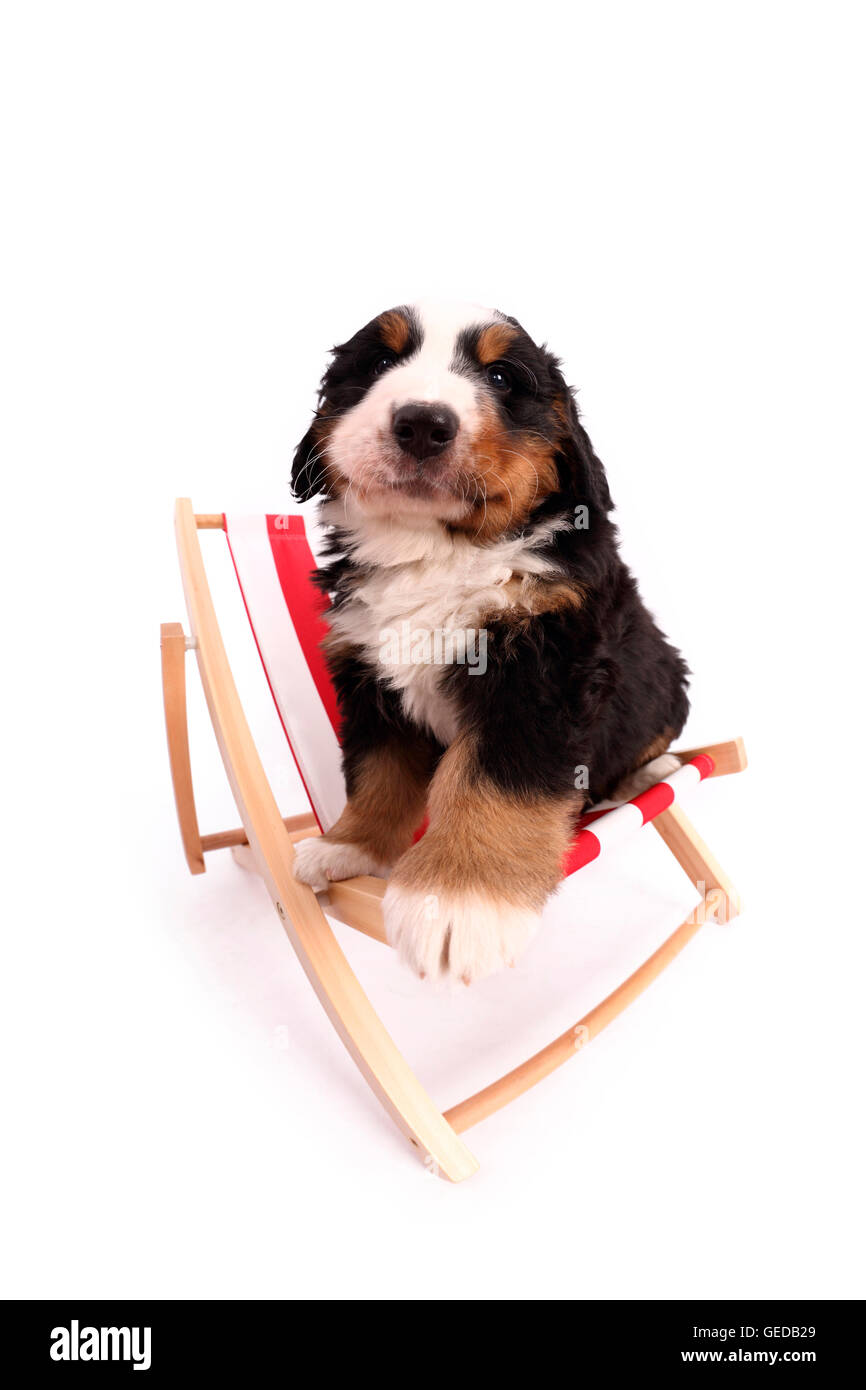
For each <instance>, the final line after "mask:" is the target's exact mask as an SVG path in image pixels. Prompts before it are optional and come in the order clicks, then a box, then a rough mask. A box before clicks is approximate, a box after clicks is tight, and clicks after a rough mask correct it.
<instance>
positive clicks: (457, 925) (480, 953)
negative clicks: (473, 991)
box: [382, 883, 541, 985]
mask: <svg viewBox="0 0 866 1390" xmlns="http://www.w3.org/2000/svg"><path fill="white" fill-rule="evenodd" d="M382 911H383V913H384V917H385V930H386V932H387V935H388V940H389V942H390V943H391V945H392V946H395V947H396V948H397V951H398V952H399V955H400V957H401V959H402V960H403V961H404V962H405V963H406V965H408V966H409V968H410V969H411V970H414V971H415V973H416V974H418V975H422V976H425V977H427V978H429V979H435V978H437V977H438V976H440V975H450V976H451V977H452V978H453V979H456V980H462V981H463V983H464V984H467V985H468V984H471V983H472V982H473V981H474V980H478V979H480V978H481V977H482V976H483V975H490V974H492V973H493V972H494V971H496V970H501V969H502V967H503V966H504V965H513V963H514V961H515V960H516V958H517V956H518V955H519V954H520V953H521V951H523V950H524V948H525V947H526V946H527V945H528V943H529V942H530V940H531V939H532V937H533V936H534V934H535V932H536V930H537V929H538V925H539V923H540V921H541V917H540V915H539V914H538V913H537V912H533V911H532V910H531V909H528V908H521V907H515V906H514V905H513V904H512V903H507V902H504V901H498V900H496V899H493V898H488V897H485V896H484V895H483V894H481V893H441V894H424V893H419V892H416V891H415V890H413V889H408V888H404V887H403V886H402V885H400V884H396V883H391V884H389V886H388V888H387V890H386V893H385V897H384V899H383V901H382ZM446 957H447V959H446Z"/></svg>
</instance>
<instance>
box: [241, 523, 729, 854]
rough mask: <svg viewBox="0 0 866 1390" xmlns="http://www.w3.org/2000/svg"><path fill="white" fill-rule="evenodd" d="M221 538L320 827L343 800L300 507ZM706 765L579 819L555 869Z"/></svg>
mask: <svg viewBox="0 0 866 1390" xmlns="http://www.w3.org/2000/svg"><path fill="white" fill-rule="evenodd" d="M225 526H226V535H227V537H228V543H229V549H230V551H231V556H232V560H233V561H234V567H235V573H236V574H237V577H238V583H239V584H240V589H241V593H242V595H243V600H244V605H245V607H246V611H247V616H248V618H249V620H250V626H251V627H252V630H253V636H254V637H255V641H256V646H257V647H258V651H259V656H260V657H261V660H262V665H263V666H264V669H265V675H266V676H267V680H268V685H269V686H270V689H271V694H272V696H273V698H274V703H275V705H276V707H277V712H278V713H279V716H280V719H281V721H282V725H283V728H284V730H285V733H286V738H287V740H288V743H289V747H290V748H291V750H292V753H293V755H294V759H295V762H296V764H297V767H298V771H299V773H300V775H301V777H302V779H303V782H304V786H305V788H306V791H307V795H308V797H309V799H310V805H311V807H312V809H313V811H314V813H315V816H316V819H317V821H318V823H319V826H320V827H321V829H322V830H323V831H324V830H328V829H330V827H331V826H332V825H333V824H334V822H335V821H336V820H337V818H338V816H339V815H340V812H341V811H342V809H343V807H344V806H345V804H346V788H345V783H344V781H343V773H342V768H341V763H340V741H339V713H338V710H337V698H336V694H335V691H334V687H333V685H332V684H331V680H330V677H329V675H328V670H327V666H326V664H325V660H324V657H323V655H322V652H321V649H320V645H319V644H320V643H321V641H322V638H323V637H324V636H325V633H326V632H327V630H328V626H327V621H326V612H327V607H328V604H327V599H326V598H325V596H324V595H323V594H322V593H321V591H320V590H319V589H318V588H317V587H316V585H315V584H314V583H313V579H312V576H313V573H314V571H315V569H316V567H317V563H318V561H317V555H316V550H317V548H318V547H317V536H316V532H315V529H314V528H310V529H309V530H308V528H307V527H306V525H305V519H304V517H303V516H301V515H300V514H294V515H292V514H290V515H285V516H227V517H226V518H225ZM712 770H713V760H712V758H710V757H708V756H707V755H706V754H701V755H699V756H698V757H696V758H693V759H692V761H691V762H689V763H686V764H685V766H684V767H681V768H679V769H678V770H677V771H676V772H673V773H671V775H670V776H669V777H666V778H665V779H664V781H662V782H657V783H656V785H655V786H654V787H650V789H649V791H645V792H642V793H641V794H640V796H636V797H635V798H634V800H632V801H627V802H625V803H624V804H623V805H621V806H616V807H613V808H611V809H599V810H594V811H590V812H589V813H588V814H587V815H585V816H584V817H582V819H581V820H580V822H579V830H578V834H577V836H576V837H575V840H574V841H573V843H572V846H571V848H570V850H569V853H568V855H567V856H566V861H565V864H564V872H565V873H566V874H572V873H575V872H576V871H577V870H578V869H582V868H583V867H584V865H586V864H589V863H591V862H592V860H594V859H597V858H598V857H599V855H600V854H601V853H602V851H604V850H607V849H611V848H613V847H614V846H616V845H618V844H620V843H621V842H622V841H623V840H624V839H626V838H628V837H629V836H630V835H631V834H633V833H634V831H636V830H639V829H640V828H641V826H643V825H646V824H648V823H649V821H651V820H653V819H654V818H655V816H657V815H659V813H660V812H661V811H663V810H664V809H665V807H667V806H670V804H671V802H673V801H674V800H678V799H681V798H682V796H683V795H684V794H685V793H686V792H688V790H689V789H690V788H691V787H694V786H696V785H697V784H698V783H699V782H700V781H701V780H702V779H703V778H704V777H706V776H708V775H709V773H710V772H712Z"/></svg>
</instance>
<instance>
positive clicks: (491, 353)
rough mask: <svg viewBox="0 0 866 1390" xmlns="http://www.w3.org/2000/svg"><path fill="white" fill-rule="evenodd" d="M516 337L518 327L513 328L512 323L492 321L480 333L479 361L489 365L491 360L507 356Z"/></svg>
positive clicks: (484, 365)
mask: <svg viewBox="0 0 866 1390" xmlns="http://www.w3.org/2000/svg"><path fill="white" fill-rule="evenodd" d="M516 337H517V329H516V328H512V326H511V324H510V323H491V324H490V325H489V326H488V327H487V328H485V329H484V330H483V331H482V332H481V334H480V335H479V338H478V347H477V349H476V355H477V357H478V361H479V362H480V363H481V365H482V366H483V367H489V366H490V364H491V362H498V361H499V359H500V358H501V357H504V356H505V354H506V352H507V351H508V349H509V347H510V346H511V344H512V343H513V342H514V339H515V338H516Z"/></svg>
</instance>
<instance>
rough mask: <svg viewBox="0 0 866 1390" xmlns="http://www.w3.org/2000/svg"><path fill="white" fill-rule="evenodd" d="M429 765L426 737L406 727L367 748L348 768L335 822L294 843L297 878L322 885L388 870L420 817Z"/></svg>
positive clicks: (431, 763) (431, 760)
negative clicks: (348, 781)
mask: <svg viewBox="0 0 866 1390" xmlns="http://www.w3.org/2000/svg"><path fill="white" fill-rule="evenodd" d="M434 764H435V753H434V751H433V746H432V744H431V743H430V742H429V740H427V739H425V738H424V737H423V736H418V735H415V734H413V733H411V732H408V731H407V732H406V733H405V734H404V735H401V736H400V737H399V738H395V739H393V740H392V741H391V742H389V743H385V744H383V745H382V746H381V747H379V748H377V749H376V750H375V751H374V752H371V753H370V754H369V755H368V756H367V757H366V758H365V759H364V761H363V762H362V763H361V764H360V766H358V767H355V768H354V769H353V771H352V790H351V793H350V795H349V800H348V802H347V803H346V806H345V809H344V810H343V813H342V815H341V816H340V818H339V820H338V821H337V822H336V824H335V825H333V826H332V827H331V829H330V830H329V831H328V832H327V834H325V835H319V836H316V837H315V838H314V839H309V840H304V841H302V842H301V843H300V844H299V845H298V846H297V849H296V853H295V876H296V878H299V879H300V880H301V882H302V883H308V884H309V885H310V887H311V888H316V889H323V888H327V886H328V884H329V883H331V882H334V881H335V880H339V879H344V878H355V877H357V876H358V875H359V874H383V873H387V871H388V869H389V868H390V867H391V865H392V864H394V863H396V861H397V860H398V859H399V858H400V856H401V854H403V853H404V852H405V851H406V850H407V849H408V848H409V846H410V845H411V843H412V837H413V835H414V834H415V831H416V830H417V829H418V827H419V825H420V824H421V822H422V821H423V819H424V814H425V811H426V807H427V789H428V787H429V784H430V778H431V777H432V775H433V767H434Z"/></svg>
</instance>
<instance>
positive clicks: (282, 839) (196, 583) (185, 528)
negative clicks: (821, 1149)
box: [176, 500, 478, 1182]
mask: <svg viewBox="0 0 866 1390" xmlns="http://www.w3.org/2000/svg"><path fill="white" fill-rule="evenodd" d="M176 532H177V543H178V553H179V557H180V567H181V575H182V577H183V584H184V590H185V593H186V600H187V607H188V610H189V618H190V626H191V629H192V632H193V633H194V634H195V637H196V639H197V645H196V656H197V658H198V666H199V673H200V675H201V680H202V686H203V688H204V693H205V698H206V700H207V704H208V709H209V710H210V715H211V721H212V723H213V727H214V732H215V734H216V737H217V742H218V744H219V747H220V752H221V753H222V758H223V763H224V765H225V769H226V773H227V775H228V779H229V782H230V784H231V787H232V791H233V793H234V797H235V801H236V803H237V807H238V811H239V812H240V817H241V821H242V822H243V826H244V830H245V831H246V835H247V839H248V841H249V844H250V847H251V849H252V851H253V854H254V855H255V860H256V863H257V865H258V868H259V872H260V873H261V875H262V878H263V879H264V881H265V885H266V887H267V889H268V892H269V893H270V896H271V901H272V903H273V904H274V907H275V909H276V912H277V915H278V916H279V918H280V921H281V922H282V924H283V927H284V929H285V932H286V935H287V936H288V938H289V941H290V942H291V944H292V946H293V947H294V950H295V952H296V954H297V956H298V959H299V961H300V963H301V965H302V966H303V968H304V970H305V972H306V974H307V976H308V978H309V980H310V983H311V985H312V986H313V988H314V989H315V991H316V993H317V995H318V997H319V1000H320V1002H321V1004H322V1006H323V1008H324V1009H325V1011H326V1013H327V1015H328V1017H329V1019H330V1021H331V1023H332V1025H333V1027H334V1028H335V1029H336V1031H337V1033H338V1035H339V1037H340V1038H341V1039H342V1041H343V1043H344V1044H345V1046H346V1048H347V1050H348V1051H349V1054H350V1055H351V1057H352V1058H353V1059H354V1061H355V1063H356V1064H357V1066H358V1068H359V1069H360V1071H361V1073H362V1075H363V1076H364V1078H365V1080H366V1081H367V1083H368V1084H369V1086H370V1087H371V1088H372V1090H373V1092H374V1093H375V1094H376V1096H377V1097H378V1099H379V1100H380V1101H381V1103H382V1105H383V1106H384V1107H385V1109H386V1110H387V1111H388V1113H389V1114H390V1115H391V1117H392V1119H393V1120H394V1122H395V1123H396V1124H397V1125H398V1126H399V1128H400V1129H401V1130H402V1132H403V1133H404V1134H405V1135H406V1137H407V1138H408V1139H409V1140H410V1142H411V1143H412V1144H414V1146H415V1147H416V1149H418V1151H419V1153H420V1154H421V1155H426V1156H427V1161H428V1164H429V1166H430V1167H431V1169H432V1171H434V1172H438V1173H441V1174H443V1175H444V1176H445V1177H448V1178H450V1179H451V1180H452V1181H453V1182H459V1181H460V1180H461V1179H462V1178H466V1177H469V1175H470V1174H471V1173H474V1172H475V1171H476V1169H477V1167H478V1163H477V1160H476V1159H475V1158H474V1157H473V1155H472V1154H471V1153H470V1151H469V1149H468V1148H467V1147H466V1145H465V1144H464V1143H463V1141H462V1140H461V1139H460V1138H459V1136H458V1135H457V1134H456V1133H455V1131H454V1130H453V1129H452V1128H451V1126H450V1125H449V1124H448V1122H447V1121H446V1120H445V1119H444V1118H443V1116H442V1113H441V1111H440V1110H438V1109H437V1107H436V1106H435V1105H434V1103H433V1101H432V1100H431V1099H430V1097H429V1096H428V1095H427V1093H426V1091H425V1090H424V1088H423V1087H422V1085H421V1083H420V1082H419V1081H418V1079H417V1077H416V1076H415V1075H414V1073H413V1072H412V1070H411V1068H410V1067H409V1066H408V1064H407V1063H406V1061H405V1060H404V1059H403V1057H402V1056H401V1054H400V1053H399V1051H398V1050H397V1048H396V1047H395V1045H394V1043H393V1041H392V1039H391V1038H390V1037H389V1035H388V1033H387V1031H386V1029H385V1028H384V1026H383V1025H382V1022H381V1020H380V1018H379V1016H378V1014H377V1013H376V1011H375V1009H374V1008H373V1006H372V1005H371V1003H370V1001H369V999H368V998H367V996H366V994H365V993H364V991H363V990H362V988H361V986H360V984H359V983H358V980H357V979H356V977H355V975H354V973H353V971H352V969H351V967H350V965H349V962H348V961H347V960H346V957H345V956H344V955H343V952H342V951H341V950H340V946H339V943H338V942H337V939H336V937H335V936H334V933H333V932H332V930H331V928H330V926H329V924H328V922H327V919H326V918H325V915H324V913H323V912H322V909H321V906H320V905H319V903H318V902H317V900H316V895H315V893H314V892H313V890H312V889H311V888H308V887H307V885H306V884H304V883H300V882H298V880H297V879H295V877H294V875H293V873H292V866H293V860H294V849H293V846H292V833H291V832H290V833H289V834H287V833H286V827H285V825H284V824H283V821H282V818H281V817H280V813H279V809H278V807H277V804H276V802H275V801H274V796H273V792H272V791H271V788H270V785H269V784H268V780H267V778H266V776H265V771H264V768H263V767H262V764H261V759H260V758H259V755H258V750H257V749H256V746H255V743H254V742H253V737H252V734H251V733H250V729H249V725H248V724H247V721H246V717H245V715H244V712H243V708H242V706H241V703H240V698H239V696H238V692H237V688H236V686H235V683H234V678H233V676H232V673H231V668H230V667H229V663H228V658H227V656H226V652H225V648H224V646H223V641H222V636H221V634H220V630H219V625H218V623H217V618H216V613H215V612H214V607H213V600H212V598H211V595H210V591H209V588H208V583H207V576H206V575H205V570H204V563H203V561H202V555H201V547H200V545H199V540H198V534H197V532H196V523H195V516H194V513H193V510H192V505H191V504H190V503H189V502H188V501H185V500H184V501H180V502H178V504H177V510H176ZM304 833H305V832H303V831H296V832H294V834H295V835H302V834H304Z"/></svg>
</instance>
